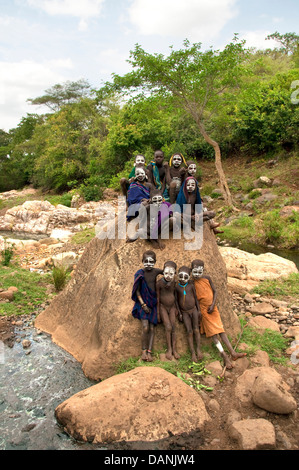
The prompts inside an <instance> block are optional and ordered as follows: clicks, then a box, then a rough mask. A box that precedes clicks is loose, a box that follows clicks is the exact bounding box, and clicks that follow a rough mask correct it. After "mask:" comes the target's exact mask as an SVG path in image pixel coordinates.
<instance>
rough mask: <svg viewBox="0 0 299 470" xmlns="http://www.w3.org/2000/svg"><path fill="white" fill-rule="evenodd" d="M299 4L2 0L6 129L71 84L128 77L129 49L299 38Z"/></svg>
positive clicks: (288, 0) (0, 61) (2, 123)
mask: <svg viewBox="0 0 299 470" xmlns="http://www.w3.org/2000/svg"><path fill="white" fill-rule="evenodd" d="M298 24H299V2H298V0H284V1H283V2H282V1H281V0H271V1H270V0H259V1H258V0H251V1H250V2H249V1H248V0H185V1H184V2H183V1H182V0H0V128H2V129H4V130H6V131H8V130H9V129H11V128H13V127H15V126H17V124H18V123H19V122H20V120H21V118H22V117H23V116H26V114H27V113H36V112H43V111H44V110H43V109H39V108H38V107H36V106H32V105H30V104H29V103H27V102H26V100H27V99H28V98H35V97H37V96H40V95H42V94H43V93H44V91H45V90H46V89H47V88H50V87H51V86H53V85H55V84H56V83H63V82H65V81H67V80H72V81H75V80H79V79H81V78H84V79H86V80H87V81H88V82H89V83H90V84H91V85H92V86H94V87H100V86H101V84H102V83H103V82H104V81H105V80H109V79H110V78H111V74H112V73H118V74H123V73H126V72H128V71H129V70H130V69H129V65H128V63H127V62H126V60H127V59H128V58H129V52H130V50H132V49H134V47H135V44H136V43H138V44H140V45H141V46H142V47H143V48H144V49H145V50H147V51H148V52H152V53H154V52H161V53H163V54H167V53H168V51H169V46H171V45H172V46H174V48H180V47H181V46H182V43H183V40H184V39H185V38H187V39H189V40H190V41H191V42H201V43H202V47H203V49H208V48H209V47H211V46H212V47H213V48H215V49H221V48H222V47H224V46H225V45H226V44H227V43H229V42H230V41H231V39H232V38H233V36H234V33H238V34H239V37H240V38H242V39H245V40H246V45H247V46H248V47H249V46H250V47H257V48H265V47H273V46H275V44H274V42H273V41H265V37H266V36H267V35H268V34H271V33H273V32H275V31H279V32H280V33H282V34H283V33H286V32H295V33H297V34H298Z"/></svg>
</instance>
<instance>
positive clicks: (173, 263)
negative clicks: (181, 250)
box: [163, 261, 177, 271]
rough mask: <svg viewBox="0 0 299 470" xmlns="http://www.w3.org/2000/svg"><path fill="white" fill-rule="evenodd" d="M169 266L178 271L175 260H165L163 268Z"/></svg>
mask: <svg viewBox="0 0 299 470" xmlns="http://www.w3.org/2000/svg"><path fill="white" fill-rule="evenodd" d="M167 266H169V267H171V268H174V270H175V271H176V268H177V265H176V263H175V262H174V261H165V263H164V268H163V269H165V268H166V267H167Z"/></svg>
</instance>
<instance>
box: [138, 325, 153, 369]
mask: <svg viewBox="0 0 299 470" xmlns="http://www.w3.org/2000/svg"><path fill="white" fill-rule="evenodd" d="M141 327H142V336H141V347H142V355H141V359H142V360H143V361H148V362H151V361H152V360H153V358H152V347H153V343H154V336H155V325H154V324H153V323H150V322H149V321H148V320H141Z"/></svg>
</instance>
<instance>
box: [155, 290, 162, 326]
mask: <svg viewBox="0 0 299 470" xmlns="http://www.w3.org/2000/svg"><path fill="white" fill-rule="evenodd" d="M156 292H157V317H158V323H161V315H160V283H159V281H156Z"/></svg>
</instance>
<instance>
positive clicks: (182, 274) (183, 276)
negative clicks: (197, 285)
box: [179, 271, 190, 284]
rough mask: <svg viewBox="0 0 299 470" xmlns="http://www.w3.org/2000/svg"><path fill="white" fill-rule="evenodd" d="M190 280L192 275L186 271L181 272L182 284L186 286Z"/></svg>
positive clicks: (180, 279)
mask: <svg viewBox="0 0 299 470" xmlns="http://www.w3.org/2000/svg"><path fill="white" fill-rule="evenodd" d="M189 279H190V275H189V274H188V273H186V272H185V271H181V272H179V281H180V282H181V283H182V284H186V282H188V281H189Z"/></svg>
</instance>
